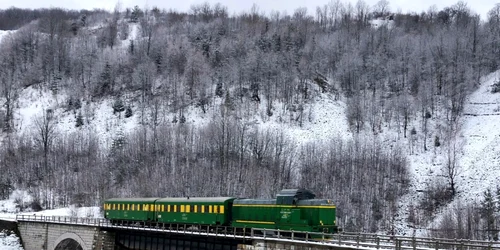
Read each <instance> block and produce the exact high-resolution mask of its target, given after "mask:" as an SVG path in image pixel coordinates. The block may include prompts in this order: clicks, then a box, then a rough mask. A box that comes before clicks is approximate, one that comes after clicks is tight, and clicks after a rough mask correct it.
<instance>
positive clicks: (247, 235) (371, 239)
mask: <svg viewBox="0 0 500 250" xmlns="http://www.w3.org/2000/svg"><path fill="white" fill-rule="evenodd" d="M16 220H17V221H33V222H45V223H58V224H73V225H74V224H77V225H88V226H95V227H102V228H120V229H130V230H146V231H155V232H167V233H180V234H191V235H206V236H213V237H226V238H238V239H244V240H266V241H276V242H296V243H300V244H310V245H318V244H320V245H332V246H344V247H349V248H351V247H352V248H354V249H357V248H360V247H363V248H370V249H396V250H438V249H457V250H476V249H477V250H479V249H481V250H500V242H492V241H477V240H463V239H445V238H426V237H408V236H389V235H380V234H367V233H349V232H343V233H338V234H326V233H311V232H300V231H285V230H267V229H266V230H262V229H255V228H235V227H224V226H206V225H201V226H200V225H198V226H194V225H185V224H166V223H157V224H154V225H151V224H146V223H140V222H137V223H133V224H130V223H129V222H126V221H116V222H114V223H111V222H110V221H108V220H106V219H104V218H84V217H68V216H40V215H18V216H17V217H16Z"/></svg>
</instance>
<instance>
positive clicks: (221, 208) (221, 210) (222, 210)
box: [219, 205, 224, 214]
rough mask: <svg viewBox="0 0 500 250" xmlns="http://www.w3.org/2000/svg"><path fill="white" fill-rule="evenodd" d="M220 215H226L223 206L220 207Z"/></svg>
mask: <svg viewBox="0 0 500 250" xmlns="http://www.w3.org/2000/svg"><path fill="white" fill-rule="evenodd" d="M219 213H221V214H223V213H224V206H223V205H221V206H220V207H219Z"/></svg>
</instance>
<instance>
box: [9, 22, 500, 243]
mask: <svg viewBox="0 0 500 250" xmlns="http://www.w3.org/2000/svg"><path fill="white" fill-rule="evenodd" d="M390 24H391V23H387V21H385V20H384V21H380V22H374V23H373V25H374V26H375V27H380V26H381V25H390ZM138 29H139V27H138V25H137V24H130V28H129V37H128V39H126V40H123V41H122V46H121V48H122V49H123V50H126V49H127V46H128V45H129V43H130V41H131V40H133V39H135V38H136V37H137V34H138V32H139V30H138ZM9 33H10V31H0V42H1V41H2V38H4V37H5V36H6V35H7V34H9ZM499 77H500V73H498V72H497V73H494V74H491V75H489V76H487V77H485V78H484V79H483V81H482V83H481V85H480V87H479V88H478V89H477V90H476V91H475V92H474V93H473V94H472V95H470V96H469V97H468V99H467V102H466V104H465V109H464V115H463V116H462V117H461V118H460V124H461V128H460V132H459V137H458V138H457V140H456V144H455V145H457V149H458V150H459V151H458V152H459V153H458V155H457V162H458V166H459V168H458V170H459V172H458V178H457V180H456V181H457V191H458V195H457V197H456V199H455V200H454V202H453V203H452V204H450V205H449V207H450V208H451V207H453V206H454V204H455V203H457V202H463V201H478V199H480V198H481V195H482V193H483V192H484V191H485V190H486V189H487V188H494V187H496V185H498V183H500V156H498V155H499V154H498V152H499V151H500V129H499V127H500V94H492V93H491V91H490V86H491V85H492V83H493V82H494V81H496V80H497V79H498V78H499ZM68 98H69V95H68V94H66V93H64V92H60V93H57V94H53V93H51V92H49V91H41V90H39V89H36V88H33V87H28V88H25V89H22V90H21V92H20V93H19V100H18V104H17V105H18V107H17V108H16V109H15V113H14V124H15V126H16V127H15V130H16V131H17V132H18V133H20V134H22V133H28V132H29V131H31V130H32V129H33V126H34V122H35V119H37V117H38V116H40V115H41V114H43V112H44V110H47V109H52V110H53V112H54V116H55V117H57V118H58V121H57V133H58V134H71V133H74V132H77V131H81V132H83V133H85V131H94V132H95V133H96V134H97V135H98V136H99V138H100V140H101V143H103V145H105V146H109V145H110V143H111V141H112V139H113V138H114V137H115V136H116V135H118V134H127V133H129V132H132V131H134V129H135V128H136V127H138V126H139V118H138V115H133V116H132V117H129V118H124V117H123V115H119V114H114V113H113V109H112V106H113V101H114V100H111V99H107V100H101V101H99V102H90V103H87V102H84V103H82V110H83V112H84V114H83V115H84V119H86V120H85V122H84V123H85V124H84V125H83V126H82V127H79V128H77V127H76V126H75V123H76V115H75V113H74V112H73V111H67V110H66V106H67V101H68ZM221 102H222V99H220V98H213V99H212V106H213V107H215V106H218V105H220V103H221ZM262 102H263V103H262V104H261V105H260V106H259V112H256V114H255V115H254V116H253V117H250V118H248V120H249V121H248V123H251V124H254V125H256V127H258V128H259V129H270V130H274V131H283V132H284V133H285V134H286V135H288V138H289V139H290V140H292V141H295V142H296V143H297V144H305V143H309V142H314V143H318V142H328V141H329V140H331V139H334V138H343V139H346V140H350V139H352V138H353V135H352V133H351V132H350V129H349V126H348V123H347V118H346V111H345V109H346V105H345V103H344V102H343V100H342V99H340V100H337V99H336V98H335V97H334V96H332V95H331V94H319V95H318V96H316V97H315V99H314V100H313V101H311V102H310V103H308V104H306V105H305V111H304V113H305V114H306V115H305V116H306V117H307V118H304V119H303V120H304V122H303V125H302V126H298V125H296V124H288V123H286V122H283V121H282V120H286V119H287V118H286V117H281V116H280V114H279V111H278V112H276V114H275V115H273V116H272V117H267V116H266V115H261V114H265V112H266V110H265V109H266V105H265V100H263V101H262ZM137 106H138V105H135V107H137ZM280 106H281V105H280V104H279V103H273V107H276V110H279V108H278V107H280ZM132 107H134V105H132ZM136 111H137V110H134V114H137V112H136ZM209 112H213V110H212V111H210V110H209ZM209 112H207V114H205V113H203V112H202V111H201V110H200V109H199V108H197V107H190V108H187V110H186V111H185V115H186V123H187V124H192V125H199V126H202V125H203V124H207V123H208V122H209V121H210V119H211V115H210V114H208V113H209ZM168 115H171V114H167V116H168ZM164 119H165V120H167V121H170V120H172V117H165V118H164ZM435 122H439V121H435ZM413 125H414V126H415V127H416V128H417V130H418V131H421V129H420V126H421V125H420V124H417V123H416V124H413ZM395 133H396V132H394V131H392V130H390V129H388V130H385V131H383V132H381V133H380V134H378V135H377V137H379V139H380V141H382V142H383V144H381V147H394V146H395V144H396V143H399V144H401V145H402V147H401V150H402V151H404V152H406V155H408V159H409V165H410V166H409V167H410V173H411V176H412V183H411V184H410V187H411V188H410V193H409V194H408V195H407V196H405V197H404V198H403V199H402V200H401V203H400V205H399V209H400V211H399V213H398V214H399V215H400V216H399V217H398V218H397V223H399V225H398V229H399V232H401V233H405V234H414V233H415V234H421V235H425V230H421V231H418V232H414V231H413V230H414V229H412V228H409V227H408V226H407V222H406V219H407V217H408V210H409V207H410V206H411V205H416V204H417V202H418V200H419V199H420V198H422V195H423V194H422V193H421V192H418V191H419V190H424V189H425V188H426V185H427V184H428V183H429V182H430V181H433V180H435V179H436V177H437V176H440V175H442V167H443V165H444V163H445V162H446V157H447V149H446V148H445V146H443V147H439V148H432V149H430V150H428V151H424V152H423V151H422V150H416V151H414V152H412V153H411V154H410V152H409V151H410V146H409V145H408V141H407V140H401V142H396V139H393V138H396V137H398V136H397V135H395ZM368 134H369V133H368ZM429 134H436V131H429ZM371 136H372V137H373V135H371ZM372 137H370V135H368V136H367V140H368V138H372ZM398 138H399V137H398ZM0 143H1V141H0ZM14 200H18V201H19V199H15V198H13V199H10V200H9V201H5V202H3V203H2V202H0V212H2V211H4V212H8V213H11V215H8V216H10V217H12V216H13V215H12V213H15V212H17V210H16V208H15V204H14ZM21 200H22V199H21ZM91 210H92V209H90V210H82V212H80V210H78V211H77V212H75V209H74V208H72V209H71V208H70V209H68V208H66V209H62V210H54V213H56V214H58V215H78V216H88V215H89V213H92V216H95V213H94V212H89V211H91ZM92 211H93V210H92ZM47 213H50V212H46V213H45V214H47ZM1 216H2V215H0V217H1ZM3 216H6V215H3ZM436 220H439V216H436ZM1 238H2V237H1V235H0V242H1ZM0 246H1V243H0ZM0 249H2V248H1V247H0Z"/></svg>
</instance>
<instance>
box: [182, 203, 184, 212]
mask: <svg viewBox="0 0 500 250" xmlns="http://www.w3.org/2000/svg"><path fill="white" fill-rule="evenodd" d="M181 213H184V205H181Z"/></svg>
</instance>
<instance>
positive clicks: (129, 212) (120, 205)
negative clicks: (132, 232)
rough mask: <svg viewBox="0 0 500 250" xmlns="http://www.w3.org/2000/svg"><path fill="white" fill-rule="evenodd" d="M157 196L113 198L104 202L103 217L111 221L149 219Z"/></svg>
mask: <svg viewBox="0 0 500 250" xmlns="http://www.w3.org/2000/svg"><path fill="white" fill-rule="evenodd" d="M156 200H158V198H113V199H108V200H106V201H105V202H104V217H105V218H106V219H108V220H111V221H118V220H124V221H125V220H126V221H151V220H154V218H155V211H154V208H155V206H154V204H155V201H156Z"/></svg>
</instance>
